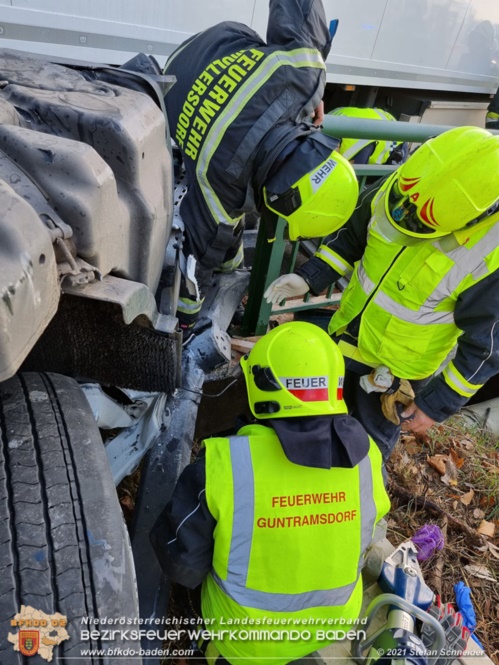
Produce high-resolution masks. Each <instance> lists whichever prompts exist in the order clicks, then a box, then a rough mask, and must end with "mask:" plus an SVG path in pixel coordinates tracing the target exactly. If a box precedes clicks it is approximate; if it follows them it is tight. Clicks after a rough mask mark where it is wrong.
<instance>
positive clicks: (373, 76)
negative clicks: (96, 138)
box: [0, 0, 499, 124]
mask: <svg viewBox="0 0 499 665" xmlns="http://www.w3.org/2000/svg"><path fill="white" fill-rule="evenodd" d="M323 2H324V7H325V10H326V14H327V17H328V19H335V18H338V19H339V28H338V31H337V34H336V37H335V40H334V42H333V46H332V49H331V53H330V56H329V58H328V61H327V77H328V87H327V90H326V108H328V107H330V108H333V107H336V106H342V105H346V104H352V105H359V106H373V105H379V106H383V107H384V108H386V109H388V110H391V111H392V112H394V114H395V115H397V117H400V116H401V114H405V116H409V118H414V119H419V118H421V117H422V116H423V113H425V112H427V110H428V108H432V109H436V110H437V111H436V112H437V115H435V112H433V113H432V114H431V116H430V117H428V115H425V118H424V119H425V121H427V122H439V121H440V120H441V122H442V123H444V124H459V123H461V122H463V121H465V120H466V121H469V122H476V124H482V122H483V116H484V113H485V107H486V105H487V103H488V101H489V97H490V95H491V94H493V93H494V92H495V91H496V89H497V87H498V84H499V3H497V0H350V1H349V2H348V3H347V2H339V1H338V0H323ZM267 16H268V0H223V1H222V0H219V1H218V2H211V3H207V2H206V1H205V0H188V1H187V2H185V1H184V2H181V1H180V0H169V1H168V2H165V1H164V0H147V2H139V1H138V0H125V1H123V0H109V1H108V2H105V3H103V2H101V0H65V1H64V2H61V0H0V47H5V48H15V49H22V50H27V51H31V52H35V53H44V54H48V55H50V56H59V57H62V58H77V59H83V60H87V61H88V60H90V61H95V62H105V63H109V64H116V65H120V64H122V63H124V62H126V61H127V60H128V59H129V58H130V57H131V56H133V55H135V54H136V53H137V52H140V51H142V52H144V53H146V54H147V55H153V56H155V57H156V59H157V60H158V61H159V63H160V64H161V65H163V64H164V62H165V61H166V58H167V56H168V55H169V53H171V52H172V51H173V50H174V49H175V48H176V46H177V45H178V44H180V43H181V42H182V41H183V40H184V39H186V38H187V37H189V36H190V35H191V34H193V33H195V32H198V31H200V30H203V29H205V28H207V27H209V26H210V25H213V24H215V23H217V22H219V21H225V20H235V21H240V22H243V23H246V24H248V25H250V26H251V27H253V28H254V29H255V30H256V31H257V32H259V34H261V35H262V36H265V31H266V24H267ZM456 112H457V115H456ZM470 114H471V115H470ZM402 117H404V116H402ZM409 118H405V119H409Z"/></svg>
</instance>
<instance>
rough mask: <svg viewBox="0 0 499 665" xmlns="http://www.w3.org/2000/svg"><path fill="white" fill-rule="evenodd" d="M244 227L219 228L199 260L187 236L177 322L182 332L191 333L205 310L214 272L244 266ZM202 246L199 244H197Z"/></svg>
mask: <svg viewBox="0 0 499 665" xmlns="http://www.w3.org/2000/svg"><path fill="white" fill-rule="evenodd" d="M243 231H244V223H242V222H240V223H239V224H238V225H237V226H236V227H229V226H224V225H219V226H218V227H216V228H215V229H214V231H213V233H212V236H211V237H210V238H209V239H207V242H206V251H205V253H204V254H203V256H202V257H200V258H199V257H196V254H195V251H194V250H193V249H192V248H193V247H194V243H192V242H190V241H189V235H188V234H187V237H186V241H185V243H184V247H183V254H184V261H183V267H182V275H181V282H180V294H179V303H178V307H177V318H178V320H179V324H180V327H181V328H182V329H183V330H186V331H187V330H192V328H194V326H195V324H196V321H197V319H198V317H199V312H200V311H201V308H202V306H203V302H204V296H205V294H206V290H207V289H208V288H209V286H210V284H211V279H212V276H213V273H214V272H215V271H217V270H218V271H221V272H231V271H233V270H235V269H236V268H238V267H239V266H240V265H241V264H242V262H243V258H244V255H243V246H242V234H243ZM197 245H199V241H198V242H197Z"/></svg>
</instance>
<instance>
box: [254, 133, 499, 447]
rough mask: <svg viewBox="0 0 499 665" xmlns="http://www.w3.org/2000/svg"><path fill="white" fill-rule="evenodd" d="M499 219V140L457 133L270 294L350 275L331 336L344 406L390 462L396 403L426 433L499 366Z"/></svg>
mask: <svg viewBox="0 0 499 665" xmlns="http://www.w3.org/2000/svg"><path fill="white" fill-rule="evenodd" d="M498 220H499V136H493V135H492V134H490V132H488V131H486V130H485V129H480V128H477V127H459V128H455V129H451V130H449V131H447V132H445V133H443V134H441V135H440V136H438V137H435V138H432V139H430V140H429V141H427V142H426V143H424V144H423V145H422V146H421V147H420V148H419V149H418V150H417V151H416V152H415V153H414V154H413V155H411V157H410V158H409V159H408V161H407V162H406V163H405V164H404V165H402V166H401V167H400V168H398V169H397V170H396V171H395V172H394V173H393V174H392V175H390V176H389V177H388V178H386V179H384V181H382V182H378V183H377V184H375V185H373V186H372V187H370V188H368V189H367V190H365V191H364V193H363V194H362V195H361V197H360V199H359V205H358V207H357V209H356V210H355V213H354V214H353V215H352V217H351V219H350V220H349V222H348V223H347V224H346V225H345V226H344V227H343V228H342V229H341V230H340V231H338V232H337V233H335V234H333V235H331V236H330V237H329V238H327V239H326V241H325V242H324V244H323V245H322V246H320V247H319V250H318V251H317V253H316V255H315V256H314V257H312V259H310V260H309V261H308V262H307V263H305V264H304V265H303V266H302V267H301V268H300V269H299V270H298V271H297V274H294V275H284V276H282V277H280V278H278V279H277V280H275V281H274V282H273V283H272V284H271V285H270V287H269V288H268V289H267V291H266V294H265V297H266V298H267V299H268V300H269V301H270V302H273V303H276V302H279V301H281V300H282V299H283V298H285V297H289V296H291V295H298V294H303V293H306V292H307V291H309V290H311V291H312V292H313V293H316V294H317V293H320V292H322V291H323V289H324V288H325V287H326V286H328V285H329V284H331V283H334V282H336V281H337V280H338V279H339V278H340V276H348V275H351V280H350V283H349V285H348V287H347V289H346V290H345V292H344V294H343V297H342V300H341V304H340V307H339V310H338V311H337V312H336V313H335V314H334V315H333V317H332V319H331V322H330V324H329V332H330V334H331V335H333V337H334V339H336V340H337V341H338V342H339V347H340V349H341V350H342V352H343V355H344V356H346V358H347V374H346V383H345V399H346V402H347V404H348V405H349V407H350V408H351V409H352V413H353V415H354V416H356V417H357V418H358V419H359V420H360V421H361V422H362V423H363V424H364V426H365V428H366V430H367V431H368V432H369V433H370V435H371V436H372V437H373V438H374V439H375V440H376V442H377V443H378V445H379V446H380V448H381V451H382V453H383V455H384V457H388V456H389V454H390V452H391V450H392V448H393V446H394V445H395V443H396V441H397V440H398V436H399V432H400V410H401V407H400V405H399V402H400V403H402V404H405V405H406V408H405V409H404V410H403V412H402V417H403V418H410V419H411V420H407V421H405V422H404V423H403V424H402V429H404V430H412V431H414V432H418V433H424V432H425V431H426V430H427V429H428V428H429V427H431V426H432V425H433V424H434V422H442V421H444V420H445V419H446V418H448V417H449V416H450V415H452V414H453V413H455V412H456V411H457V410H458V409H459V408H460V407H461V406H463V405H464V404H465V403H466V402H467V401H468V400H469V399H470V398H471V397H473V395H474V394H475V393H476V392H477V391H478V390H479V389H480V388H481V386H482V385H483V384H484V383H485V382H486V381H487V379H489V378H490V377H491V376H493V375H494V374H496V373H497V372H498V371H499V354H498V353H497V351H496V349H497V345H498V342H499V326H498V320H499V270H498V267H499V224H497V222H498ZM451 354H455V355H454V357H453V358H452V360H450V361H449V358H450V355H451ZM446 361H447V364H446V366H445V369H444V370H443V371H442V372H441V373H439V374H438V375H434V374H435V372H437V370H439V368H441V367H442V366H443V364H444V363H445V362H446ZM368 373H371V376H370V377H369V376H368ZM366 377H367V378H366ZM390 377H391V378H390ZM401 379H402V380H404V382H403V383H402V384H400V383H399V381H400V380H401ZM407 380H408V381H410V382H411V384H412V388H413V389H414V390H415V391H416V393H417V396H416V399H415V400H413V398H412V394H411V392H410V386H409V385H407ZM399 388H400V390H399ZM383 391H385V394H383Z"/></svg>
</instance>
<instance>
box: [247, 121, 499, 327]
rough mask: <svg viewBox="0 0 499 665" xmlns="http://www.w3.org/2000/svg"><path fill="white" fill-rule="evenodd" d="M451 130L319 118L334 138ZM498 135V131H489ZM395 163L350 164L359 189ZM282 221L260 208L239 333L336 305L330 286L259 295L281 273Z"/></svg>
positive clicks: (409, 136) (421, 135) (415, 136)
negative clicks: (274, 301) (295, 294)
mask: <svg viewBox="0 0 499 665" xmlns="http://www.w3.org/2000/svg"><path fill="white" fill-rule="evenodd" d="M448 129H453V128H452V127H448V126H444V125H427V124H425V125H422V124H417V123H409V122H391V121H385V120H363V119H360V118H343V117H341V116H333V115H326V116H325V118H324V121H323V131H324V133H325V134H328V135H329V136H333V137H336V138H344V137H349V138H359V139H365V138H370V139H377V140H393V141H407V142H416V143H421V142H423V141H426V140H427V139H429V138H430V137H432V136H437V135H439V134H442V133H443V132H445V131H447V130H448ZM492 133H493V134H499V131H494V132H492ZM395 168H396V167H395V166H378V165H370V164H369V165H354V169H355V172H356V174H357V177H358V179H359V189H360V191H362V189H363V188H364V187H365V183H366V180H367V178H368V177H370V176H377V177H382V176H384V175H387V174H388V173H392V172H393V171H394V170H395ZM285 231H286V222H285V221H284V219H282V218H278V217H277V216H276V215H274V214H273V213H271V212H270V211H268V210H266V211H264V213H263V215H262V220H261V222H260V228H259V230H258V235H257V241H256V247H255V259H254V262H253V267H252V274H251V280H250V283H249V291H248V301H247V304H246V309H245V314H244V318H243V324H242V328H241V332H242V334H243V335H264V334H265V332H266V331H267V327H268V323H269V319H270V317H271V315H272V314H283V313H285V312H297V311H301V310H306V309H316V308H318V307H327V306H330V305H335V304H338V303H339V301H340V299H341V293H333V287H334V285H331V287H330V288H329V290H328V292H327V294H326V295H322V296H317V297H313V296H311V295H310V294H307V295H306V296H305V297H304V298H303V300H301V301H296V300H293V301H292V304H288V303H286V302H284V303H280V304H279V305H278V306H277V307H274V308H272V306H271V305H269V304H268V303H267V301H266V300H264V298H263V294H264V293H265V291H266V289H267V287H268V286H270V284H271V283H272V282H273V281H274V280H275V279H277V277H279V275H280V274H281V266H282V261H283V257H284V252H285V249H286V244H287V243H289V242H290V241H289V240H286V238H285ZM293 245H294V246H293V248H292V251H291V265H290V267H289V272H293V270H294V268H295V265H296V259H297V257H298V252H299V250H300V242H295V243H293Z"/></svg>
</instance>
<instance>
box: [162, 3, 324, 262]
mask: <svg viewBox="0 0 499 665" xmlns="http://www.w3.org/2000/svg"><path fill="white" fill-rule="evenodd" d="M330 45H331V37H330V34H329V31H328V27H327V23H326V20H325V16H324V10H323V7H322V3H321V1H320V0H270V13H269V23H268V29H267V43H265V42H264V41H263V40H262V39H261V37H260V36H259V35H258V34H257V33H256V32H254V31H253V30H252V29H250V28H249V27H247V26H245V25H243V24H241V23H235V22H225V23H220V24H218V25H215V26H213V27H211V28H208V29H207V30H205V31H204V32H201V33H199V34H197V35H194V36H193V37H191V38H190V39H189V40H187V41H186V42H185V43H184V44H182V45H181V46H180V47H179V48H178V49H177V50H176V51H175V52H174V53H173V54H172V55H171V56H170V58H169V60H168V62H167V64H166V67H165V72H166V73H168V74H173V75H174V76H175V77H176V79H177V82H176V83H175V85H174V86H173V88H172V90H171V91H170V92H169V93H168V94H167V95H166V98H165V103H166V109H167V113H168V122H169V126H170V132H171V137H172V139H173V140H174V141H175V142H176V143H177V144H178V146H179V147H180V149H181V151H182V155H183V159H184V165H185V169H186V175H187V180H188V185H189V190H188V192H187V194H186V196H185V198H184V200H183V201H182V208H181V214H182V218H183V220H184V223H185V226H186V232H187V235H188V236H189V241H190V245H191V247H192V248H193V249H194V251H195V253H196V254H197V257H196V258H198V259H202V257H203V253H204V248H203V242H205V239H206V238H212V237H213V233H214V231H213V229H214V228H215V229H216V228H217V226H218V228H220V227H222V231H221V233H222V234H223V233H224V232H225V233H227V231H229V230H230V233H231V234H232V228H230V227H233V226H234V225H235V224H237V222H238V220H239V219H240V217H241V215H242V214H243V213H244V212H249V211H253V210H255V209H257V210H258V209H259V208H260V205H261V191H262V187H263V184H264V183H265V181H266V179H267V176H268V175H269V172H271V169H272V170H273V171H275V170H276V168H277V166H278V162H279V159H278V158H279V156H280V155H285V154H286V148H287V147H288V146H289V145H290V144H291V143H293V142H296V141H297V140H300V139H302V138H303V137H306V136H308V135H310V134H312V133H314V132H317V130H316V129H315V128H313V127H312V126H311V124H310V123H309V122H305V121H306V120H309V119H310V117H311V115H312V114H313V112H314V110H315V108H317V106H318V105H319V103H320V101H321V99H322V95H323V92H324V87H325V82H326V75H325V65H324V60H325V58H326V57H327V55H328V52H329V49H330ZM333 147H334V146H333ZM332 149H333V148H331V149H330V150H332ZM317 163H319V162H318V161H317V159H316V158H315V162H314V163H313V164H311V166H310V169H312V168H314V166H316V165H317ZM304 166H305V170H304V172H303V174H302V175H304V174H305V173H306V172H307V170H306V165H304ZM227 227H229V228H227Z"/></svg>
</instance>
